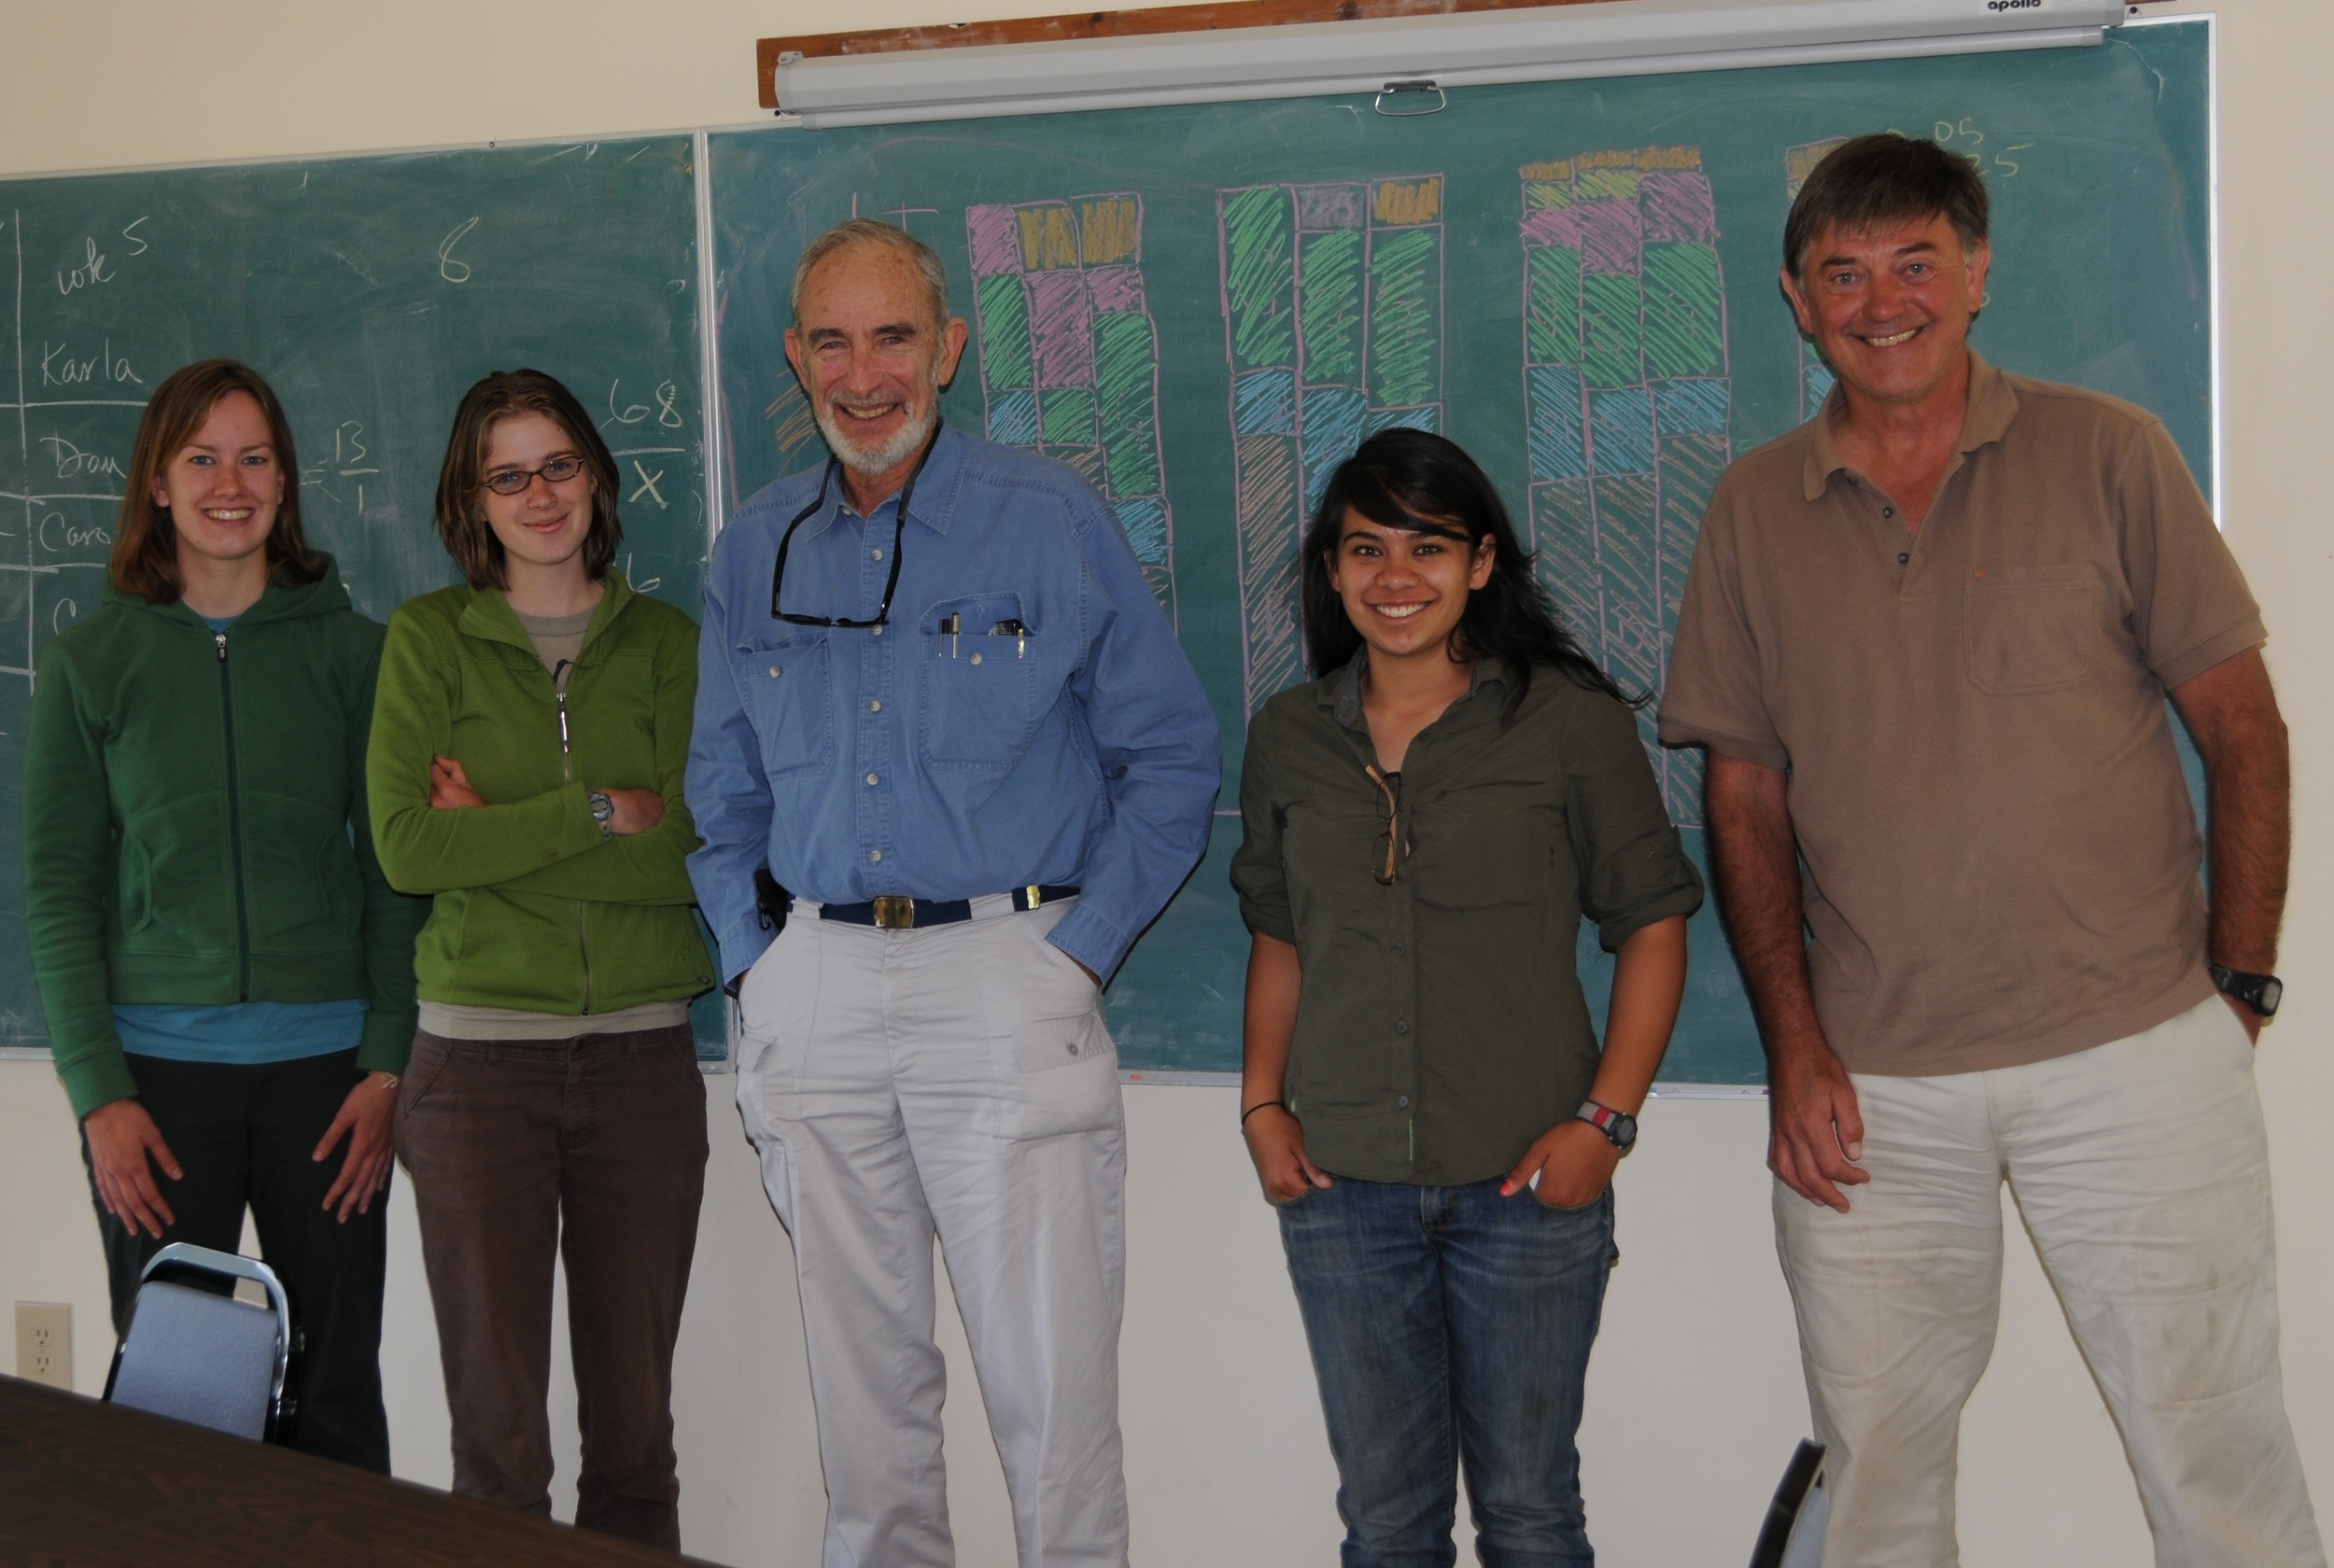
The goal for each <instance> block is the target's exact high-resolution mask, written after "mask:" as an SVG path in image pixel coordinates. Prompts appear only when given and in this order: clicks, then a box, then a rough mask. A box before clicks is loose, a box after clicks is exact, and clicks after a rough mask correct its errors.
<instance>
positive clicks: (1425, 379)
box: [1370, 229, 1442, 408]
mask: <svg viewBox="0 0 2334 1568" xmlns="http://www.w3.org/2000/svg"><path fill="white" fill-rule="evenodd" d="M1441 239H1442V236H1441V231H1440V230H1439V229H1404V230H1400V231H1387V230H1384V229H1381V230H1378V231H1375V233H1374V235H1373V236H1372V244H1371V248H1370V401H1371V404H1372V405H1373V406H1375V407H1378V408H1399V407H1401V406H1403V405H1405V404H1409V403H1430V402H1433V401H1434V400H1435V399H1438V398H1440V397H1441V387H1440V386H1439V385H1437V383H1438V382H1439V381H1440V380H1441V376H1440V374H1439V373H1438V372H1439V371H1441V341H1440V337H1441V332H1440V329H1441V319H1440V318H1441V285H1442V277H1441V273H1442V267H1441V261H1442V254H1441V252H1442V245H1441Z"/></svg>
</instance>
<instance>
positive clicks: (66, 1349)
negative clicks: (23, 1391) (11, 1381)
mask: <svg viewBox="0 0 2334 1568" xmlns="http://www.w3.org/2000/svg"><path fill="white" fill-rule="evenodd" d="M16 1375H17V1376H18V1377H20V1378H22V1379H25V1380H26V1381H28V1382H35V1383H47V1384H48V1385H49V1387H50V1388H61V1389H63V1390H65V1391H67V1392H68V1393H69V1392H71V1390H72V1388H73V1309H72V1307H71V1306H69V1305H67V1304H66V1303H63V1302H57V1301H20V1302H18V1303H17V1304H16Z"/></svg>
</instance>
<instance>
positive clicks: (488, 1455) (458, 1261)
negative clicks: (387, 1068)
mask: <svg viewBox="0 0 2334 1568" xmlns="http://www.w3.org/2000/svg"><path fill="white" fill-rule="evenodd" d="M578 1021H579V1022H581V1021H582V1020H578ZM397 1153H398V1157H399V1158H400V1159H401V1160H402V1161H403V1162H404V1165H405V1169H406V1170H407V1172H408V1173H409V1174H410V1175H411V1177H412V1179H413V1186H414V1206H415V1211H416V1212H417V1214H418V1215H419V1218H420V1221H421V1255H422V1261H423V1263H424V1265H425V1266H426V1267H428V1269H429V1299H430V1302H431V1304H432V1305H433V1306H434V1307H435V1308H436V1309H437V1317H438V1350H439V1356H440V1359H441V1360H442V1362H443V1365H444V1369H445V1396H446V1406H447V1408H448V1411H449V1413H450V1414H451V1415H452V1417H453V1421H454V1491H455V1493H456V1495H457V1496H461V1497H474V1498H477V1499H478V1500H480V1501H481V1502H485V1503H494V1504H499V1505H502V1506H504V1507H511V1508H526V1509H531V1510H533V1511H534V1512H537V1513H547V1512H549V1511H550V1507H551V1496H550V1487H551V1421H550V1418H549V1416H548V1415H547V1413H546V1411H545V1408H544V1403H545V1400H546V1399H547V1398H548V1396H549V1392H550V1381H551V1285H552V1279H551V1270H552V1267H553V1256H554V1253H559V1254H561V1255H564V1257H565V1258H566V1261H567V1270H568V1337H569V1343H570V1346H571V1348H572V1351H573V1354H574V1358H575V1392H576V1415H577V1420H578V1421H579V1423H580V1424H581V1426H582V1427H583V1472H582V1474H581V1475H579V1476H578V1477H576V1508H575V1522H576V1523H577V1524H579V1525H581V1526H583V1528H585V1529H587V1530H598V1531H604V1532H606V1533H609V1534H612V1535H623V1536H627V1537H629V1538H631V1539H633V1540H637V1541H646V1542H649V1543H650V1544H652V1545H656V1546H663V1547H671V1548H674V1549H676V1550H677V1549H678V1548H679V1547H680V1544H681V1524H680V1515H679V1512H678V1503H679V1499H680V1496H681V1483H680V1481H679V1479H678V1478H677V1477H676V1476H675V1475H674V1460H673V1446H672V1356H673V1342H674V1340H675V1339H676V1338H677V1337H679V1334H680V1330H681V1306H682V1296H683V1295H685V1294H686V1292H687V1290H688V1285H689V1263H690V1259H691V1258H692V1256H693V1255H694V1254H695V1253H696V1233H697V1205H698V1200H699V1199H700V1197H702V1196H703V1194H704V1190H705V1156H706V1142H705V1085H704V1081H703V1080H702V1079H701V1078H700V1077H699V1076H698V1075H697V1066H696V1042H695V1040H694V1039H693V1038H692V1037H691V1034H690V1031H689V1029H687V1028H686V1027H682V1028H677V1029H647V1030H642V1031H640V1032H639V1033H634V1034H602V1035H583V1036H580V1037H578V1038H575V1039H571V1040H441V1039H439V1038H438V1037H437V1036H436V1035H433V1034H428V1033H423V1034H420V1035H416V1036H415V1040H414V1057H413V1062H412V1065H411V1066H409V1067H408V1068H407V1069H406V1072H405V1083H404V1086H403V1088H402V1089H401V1091H400V1094H399V1099H398V1107H397Z"/></svg>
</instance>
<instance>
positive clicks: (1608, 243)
mask: <svg viewBox="0 0 2334 1568" xmlns="http://www.w3.org/2000/svg"><path fill="white" fill-rule="evenodd" d="M1519 172H1520V174H1521V175H1522V179H1523V220H1522V235H1523V243H1524V263H1525V266H1524V392H1525V406H1526V420H1527V425H1528V427H1527V430H1526V447H1527V450H1528V453H1529V457H1530V464H1531V519H1530V523H1531V535H1532V537H1531V546H1532V549H1533V550H1534V552H1535V553H1536V555H1537V561H1538V569H1539V573H1540V581H1541V582H1542V583H1544V584H1545V585H1546V587H1547V588H1548V591H1549V592H1550V593H1551V594H1552V595H1554V598H1555V601H1556V605H1557V608H1558V610H1559V612H1560V613H1561V614H1562V616H1563V617H1564V620H1565V623H1566V625H1567V626H1568V628H1569V629H1570V630H1571V632H1572V634H1573V635H1574V636H1575V637H1579V638H1580V639H1581V641H1582V644H1583V645H1584V646H1585V647H1586V648H1587V650H1588V651H1589V654H1590V656H1591V657H1592V658H1595V659H1596V661H1597V662H1598V663H1599V664H1601V665H1603V666H1604V667H1605V668H1606V669H1607V670H1608V671H1610V673H1611V675H1612V677H1613V679H1616V680H1618V681H1620V683H1621V685H1622V686H1623V688H1624V690H1627V691H1630V692H1632V693H1636V692H1654V691H1658V690H1659V689H1660V687H1661V681H1662V675H1663V672H1664V670H1665V669H1666V667H1667V665H1668V661H1669V648H1670V643H1671V641H1672V639H1673V638H1674V637H1675V636H1676V632H1677V625H1678V600H1679V596H1680V594H1681V593H1682V592H1683V591H1684V588H1685V581H1686V568H1687V566H1688V564H1689V563H1690V562H1691V561H1692V559H1693V555H1694V538H1695V535H1696V534H1697V533H1698V531H1699V529H1700V526H1701V520H1702V511H1703V509H1704V507H1705V506H1707V505H1708V501H1709V496H1710V487H1711V486H1712V485H1713V484H1714V483H1716V482H1717V479H1718V475H1719V472H1720V470H1722V469H1724V468H1725V466H1726V464H1727V462H1728V461H1729V459H1730V458H1731V457H1732V455H1733V450H1732V447H1731V445H1730V442H1729V438H1728V414H1729V413H1730V410H1731V406H1732V388H1731V384H1730V382H1729V380H1728V370H1727V352H1726V303H1725V290H1724V280H1723V278H1722V275H1721V273H1720V270H1719V259H1718V246H1717V242H1718V219H1717V214H1716V208H1715V205H1714V203H1713V200H1712V197H1711V194H1710V182H1709V178H1708V175H1705V174H1704V173H1703V170H1702V155H1701V153H1700V151H1699V150H1698V149H1696V148H1694V147H1646V148H1642V149H1639V150H1635V151H1610V152H1590V153H1583V154H1582V155H1580V156H1578V157H1575V158H1568V159H1562V160H1558V161H1552V162H1546V163H1528V164H1526V165H1525V166H1524V167H1523V169H1522V170H1521V171H1519ZM1653 724H1654V713H1653V710H1652V708H1651V707H1648V708H1647V709H1645V710H1644V711H1643V712H1641V713H1640V714H1639V715H1638V729H1639V731H1640V733H1641V734H1642V735H1643V736H1644V739H1645V746H1646V751H1647V754H1648V755H1649V756H1650V757H1651V758H1652V763H1653V772H1654V775H1655V777H1658V778H1659V779H1660V781H1661V786H1662V794H1663V797H1664V799H1665V801H1666V803H1667V805H1668V807H1669V814H1670V817H1671V819H1673V820H1675V821H1676V822H1678V823H1679V824H1680V826H1682V827H1698V826H1700V825H1701V821H1702V758H1701V754H1700V753H1699V752H1698V751H1692V750H1685V751H1671V750H1666V749H1664V748H1662V747H1661V746H1660V745H1659V744H1657V742H1656V739H1655V735H1654V729H1653Z"/></svg>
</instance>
